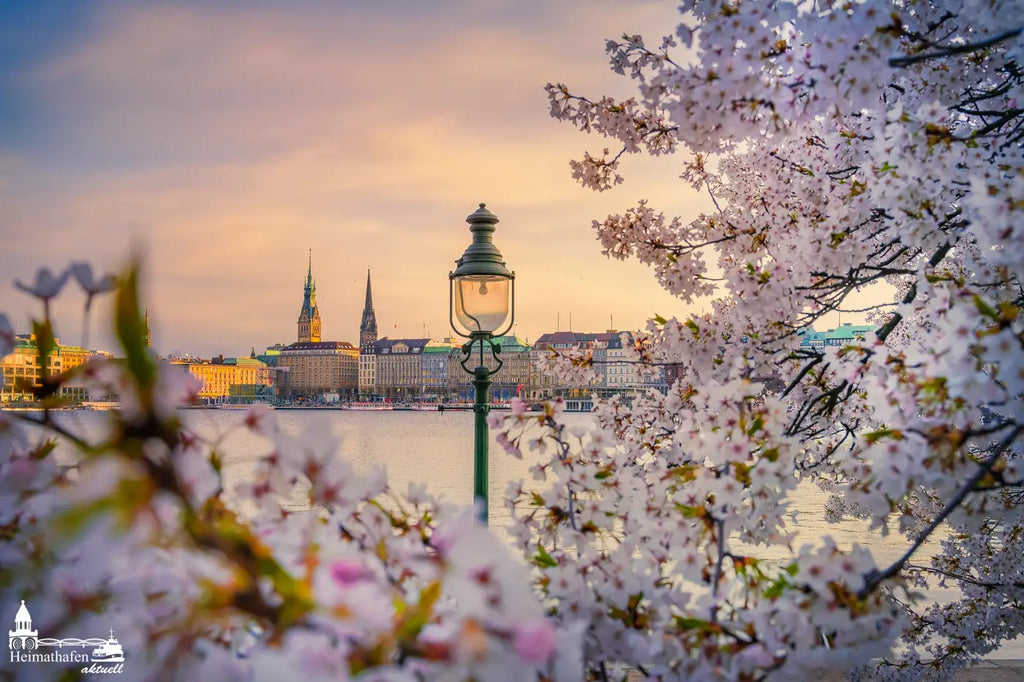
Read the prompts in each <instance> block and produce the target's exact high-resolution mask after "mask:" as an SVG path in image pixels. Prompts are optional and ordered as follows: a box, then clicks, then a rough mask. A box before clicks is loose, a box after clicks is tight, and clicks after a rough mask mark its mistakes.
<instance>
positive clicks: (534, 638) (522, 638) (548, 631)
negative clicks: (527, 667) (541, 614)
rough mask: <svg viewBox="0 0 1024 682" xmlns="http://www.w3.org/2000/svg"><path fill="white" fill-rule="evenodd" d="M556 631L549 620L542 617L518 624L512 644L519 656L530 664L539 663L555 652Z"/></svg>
mask: <svg viewBox="0 0 1024 682" xmlns="http://www.w3.org/2000/svg"><path fill="white" fill-rule="evenodd" d="M556 640H557V633H556V632H555V626H554V625H552V624H551V622H550V621H549V620H548V619H546V618H542V619H540V620H535V621H530V622H527V623H523V624H522V625H520V626H518V627H517V628H516V631H515V635H514V636H513V644H514V646H515V648H516V653H517V654H519V658H521V659H523V661H524V662H525V663H529V664H531V665H540V664H541V663H543V662H544V661H546V660H548V659H549V658H550V657H551V654H553V653H554V652H555V642H556Z"/></svg>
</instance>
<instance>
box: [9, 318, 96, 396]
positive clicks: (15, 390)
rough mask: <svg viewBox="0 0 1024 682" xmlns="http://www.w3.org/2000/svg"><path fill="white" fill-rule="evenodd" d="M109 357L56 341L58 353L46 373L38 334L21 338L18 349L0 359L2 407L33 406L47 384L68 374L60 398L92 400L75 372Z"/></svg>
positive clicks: (16, 341) (52, 356)
mask: <svg viewBox="0 0 1024 682" xmlns="http://www.w3.org/2000/svg"><path fill="white" fill-rule="evenodd" d="M99 356H109V354H108V353H102V352H99V351H92V350H87V349H85V348H82V347H80V346H67V345H62V344H61V342H60V339H54V349H53V352H51V353H50V355H49V357H47V360H46V368H45V369H44V368H43V367H42V364H41V360H40V358H39V346H38V344H37V343H36V338H35V335H34V334H19V335H17V336H15V338H14V349H13V350H12V351H11V353H10V354H8V355H6V356H4V357H2V358H0V376H2V377H3V383H2V385H0V403H18V402H31V401H34V400H36V397H37V396H36V392H37V391H38V389H40V388H42V386H43V380H44V379H45V378H47V377H56V376H59V375H61V374H64V375H65V376H64V380H63V382H62V384H61V388H60V392H59V394H58V397H59V398H61V399H63V400H66V401H68V402H71V403H75V402H82V401H86V400H89V394H88V391H87V390H86V387H85V382H84V380H82V378H80V377H79V376H77V373H75V372H74V371H73V370H75V369H76V368H78V367H81V366H82V365H84V364H85V363H86V362H88V361H89V360H90V359H92V358H94V357H99Z"/></svg>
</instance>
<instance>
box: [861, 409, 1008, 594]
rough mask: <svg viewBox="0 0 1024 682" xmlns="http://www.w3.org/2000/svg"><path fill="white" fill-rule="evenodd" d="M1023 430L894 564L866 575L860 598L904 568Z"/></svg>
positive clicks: (994, 453) (996, 450) (987, 461)
mask: <svg viewBox="0 0 1024 682" xmlns="http://www.w3.org/2000/svg"><path fill="white" fill-rule="evenodd" d="M1022 431H1024V426H1017V427H1016V428H1014V429H1013V430H1012V431H1011V432H1010V433H1009V435H1007V436H1006V437H1005V438H1004V439H1003V440H1002V441H1001V442H1000V443H999V444H998V445H997V446H996V447H995V448H994V449H993V450H992V453H991V454H990V455H989V456H988V458H986V459H985V460H984V461H982V462H981V463H980V464H979V465H978V468H977V470H975V472H974V473H973V474H971V477H970V478H968V479H967V481H966V482H965V483H964V484H963V485H962V486H961V487H960V489H959V490H958V491H957V492H956V494H955V495H953V497H951V498H950V499H949V501H948V502H946V506H944V507H943V508H942V511H940V512H939V513H938V514H937V515H936V516H935V518H934V519H932V521H931V523H929V524H928V526H927V527H926V528H925V529H924V530H922V531H921V532H920V533H918V534H917V537H916V538H914V542H913V543H912V544H911V545H910V547H909V548H908V549H907V551H906V552H904V553H903V555H902V556H901V557H900V558H899V559H897V560H896V561H894V562H893V563H892V564H890V565H889V567H888V568H886V569H885V570H883V571H878V570H877V569H875V570H872V571H871V572H869V573H868V574H867V575H865V576H864V587H862V588H861V589H860V591H858V593H857V596H858V597H859V598H860V599H863V598H864V597H866V596H867V595H868V594H870V593H871V591H872V590H874V589H875V588H876V587H878V585H880V584H881V583H882V582H883V581H885V580H888V579H889V578H891V577H893V576H895V575H896V574H897V573H899V572H900V571H901V570H902V569H903V566H904V565H905V564H906V563H907V562H908V561H910V557H911V556H913V555H914V552H916V551H917V550H918V548H919V547H920V546H921V545H922V544H924V542H925V540H927V539H928V537H929V536H931V534H932V533H933V532H934V531H935V529H936V528H938V527H939V526H940V525H941V524H942V522H943V521H945V520H946V518H947V517H948V516H949V515H950V514H952V513H953V511H954V510H955V509H956V508H957V507H959V506H960V504H961V503H962V502H963V501H964V499H966V498H967V496H968V495H969V494H971V493H972V492H974V491H975V489H976V487H977V485H978V483H980V482H981V481H982V479H984V478H985V476H987V475H988V474H989V472H991V471H992V467H993V466H995V464H996V462H997V461H998V460H999V457H1000V456H1001V455H1002V453H1003V451H1004V450H1006V449H1007V448H1009V447H1010V445H1012V444H1013V441H1015V440H1016V439H1017V437H1018V436H1019V435H1020V434H1021V432H1022Z"/></svg>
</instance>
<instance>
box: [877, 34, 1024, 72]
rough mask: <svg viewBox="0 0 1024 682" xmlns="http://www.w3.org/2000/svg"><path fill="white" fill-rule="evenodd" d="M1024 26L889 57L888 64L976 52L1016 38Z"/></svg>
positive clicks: (913, 62) (910, 62)
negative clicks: (953, 43) (931, 50)
mask: <svg viewBox="0 0 1024 682" xmlns="http://www.w3.org/2000/svg"><path fill="white" fill-rule="evenodd" d="M1022 30H1024V27H1022V26H1018V27H1017V28H1013V29H1010V30H1008V31H1004V32H1002V33H999V34H997V35H994V36H992V37H991V38H988V39H986V40H979V41H978V42H976V43H964V44H962V45H947V46H944V47H940V48H939V49H937V50H935V51H933V52H921V53H919V54H913V55H904V56H900V57H890V58H889V66H895V67H900V66H910V65H911V64H916V63H918V62H923V61H927V60H929V59H941V58H942V57H952V56H954V55H958V54H966V53H968V52H976V51H977V50H983V49H985V48H986V47H992V46H993V45H995V44H997V43H1001V42H1003V41H1004V40H1008V39H1010V38H1016V37H1017V36H1019V35H1020V34H1021V31H1022Z"/></svg>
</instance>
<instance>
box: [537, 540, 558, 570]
mask: <svg viewBox="0 0 1024 682" xmlns="http://www.w3.org/2000/svg"><path fill="white" fill-rule="evenodd" d="M533 563H534V564H536V565H537V566H540V567H541V568H553V567H555V566H557V565H558V562H557V561H555V560H554V559H553V558H552V557H551V555H550V554H548V553H547V551H545V549H544V548H543V547H541V546H540V545H537V553H536V554H535V555H534V557H533Z"/></svg>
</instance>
